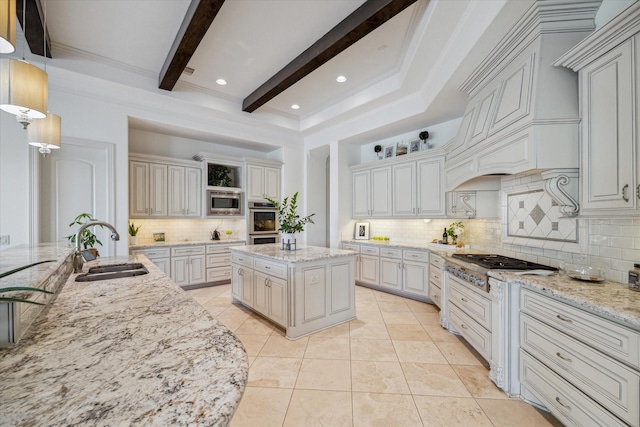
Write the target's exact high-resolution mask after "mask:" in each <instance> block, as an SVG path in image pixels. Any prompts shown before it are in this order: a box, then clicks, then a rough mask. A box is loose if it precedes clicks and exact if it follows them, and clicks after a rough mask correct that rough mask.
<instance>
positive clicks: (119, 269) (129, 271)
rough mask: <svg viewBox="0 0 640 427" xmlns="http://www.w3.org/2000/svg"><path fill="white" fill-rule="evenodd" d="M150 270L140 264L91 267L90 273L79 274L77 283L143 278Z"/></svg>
mask: <svg viewBox="0 0 640 427" xmlns="http://www.w3.org/2000/svg"><path fill="white" fill-rule="evenodd" d="M148 273H149V270H147V269H146V267H145V266H144V265H142V264H141V263H139V262H136V263H130V264H112V265H101V266H98V267H91V268H90V269H89V271H87V272H86V273H83V274H78V276H77V277H76V282H95V281H98V280H111V279H122V278H124V277H134V276H142V275H143V274H148Z"/></svg>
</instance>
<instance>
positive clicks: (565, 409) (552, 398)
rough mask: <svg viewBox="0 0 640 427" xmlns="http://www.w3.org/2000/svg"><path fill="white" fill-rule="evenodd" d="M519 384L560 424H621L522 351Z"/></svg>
mask: <svg viewBox="0 0 640 427" xmlns="http://www.w3.org/2000/svg"><path fill="white" fill-rule="evenodd" d="M520 381H521V382H522V384H523V385H524V386H525V387H526V388H527V390H529V391H530V392H531V393H532V394H533V395H534V396H535V397H537V398H538V399H539V400H540V401H541V402H542V403H543V404H544V405H545V406H546V407H547V409H548V410H549V411H551V413H552V414H553V415H555V416H556V418H558V420H560V421H561V422H562V423H563V424H564V425H568V426H569V425H570V426H594V425H597V426H603V427H611V426H624V425H625V424H624V423H622V422H621V421H619V420H618V419H617V418H616V417H614V416H612V415H611V414H609V413H608V412H607V411H606V410H604V409H603V408H602V407H601V406H600V405H598V404H596V403H595V402H594V401H593V400H591V399H589V398H588V397H587V396H585V395H584V394H582V393H581V392H580V390H578V389H577V388H575V387H574V386H572V385H571V384H569V383H568V382H567V381H565V380H563V379H562V378H561V377H560V376H559V375H557V374H555V373H554V372H553V371H552V370H551V369H549V368H547V367H546V366H544V365H543V364H542V363H540V362H538V361H537V360H536V359H535V358H534V357H533V356H531V355H529V354H528V353H527V352H525V351H523V350H520ZM636 403H637V402H636Z"/></svg>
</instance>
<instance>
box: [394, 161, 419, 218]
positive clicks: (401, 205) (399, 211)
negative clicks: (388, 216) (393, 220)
mask: <svg viewBox="0 0 640 427" xmlns="http://www.w3.org/2000/svg"><path fill="white" fill-rule="evenodd" d="M415 215H416V164H415V163H414V162H411V163H407V164H403V165H396V166H394V167H393V216H394V217H396V216H415Z"/></svg>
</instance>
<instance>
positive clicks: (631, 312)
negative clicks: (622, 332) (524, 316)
mask: <svg viewBox="0 0 640 427" xmlns="http://www.w3.org/2000/svg"><path fill="white" fill-rule="evenodd" d="M514 273H515V272H506V271H490V272H489V276H492V277H495V278H496V279H499V280H502V281H506V282H507V283H513V284H518V285H522V286H524V287H528V288H531V289H533V290H536V291H539V292H541V293H543V294H545V295H548V296H550V297H553V298H555V299H558V300H561V301H564V302H566V303H569V304H571V305H574V306H576V307H580V308H582V309H584V310H587V311H591V312H593V313H595V314H598V315H600V316H603V317H606V318H609V319H611V320H613V321H616V322H618V323H621V324H623V325H626V326H628V327H630V328H632V329H635V330H637V331H640V292H635V291H632V290H630V289H629V287H628V286H627V285H625V284H624V283H618V282H612V281H610V280H605V281H603V282H594V283H592V282H582V281H579V280H574V279H571V278H570V277H568V276H567V275H565V274H557V273H556V274H553V275H551V276H534V275H516V274H514Z"/></svg>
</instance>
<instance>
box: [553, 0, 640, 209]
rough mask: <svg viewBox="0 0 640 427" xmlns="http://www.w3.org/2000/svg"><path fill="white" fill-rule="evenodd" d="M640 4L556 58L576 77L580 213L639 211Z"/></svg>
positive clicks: (633, 6) (559, 63)
mask: <svg viewBox="0 0 640 427" xmlns="http://www.w3.org/2000/svg"><path fill="white" fill-rule="evenodd" d="M639 33H640V5H639V4H637V3H636V4H634V5H632V6H631V7H629V8H627V9H626V10H625V11H623V12H622V13H621V14H620V15H618V16H617V17H616V18H614V19H612V20H611V21H610V22H609V23H608V24H607V25H605V26H603V27H601V28H600V29H598V30H597V31H595V32H594V33H593V34H591V35H590V36H589V37H586V38H585V39H584V40H583V41H582V42H581V43H579V44H578V45H576V46H575V47H574V48H573V49H571V50H570V51H569V52H568V53H566V54H565V55H564V56H563V57H562V58H560V59H559V60H558V61H557V64H558V65H562V66H565V67H568V68H571V69H573V70H574V71H577V72H578V73H579V76H580V105H581V111H582V125H581V126H582V133H581V137H582V141H581V148H582V150H581V159H580V165H581V171H580V172H581V174H580V175H581V177H580V180H581V182H580V192H581V194H580V215H585V216H589V215H591V216H601V215H629V214H633V215H638V214H640V167H639V166H638V162H639V160H640V150H639V149H640V143H639V142H638V138H637V132H638V126H639V125H640V112H639V110H638V108H639V107H640V86H639V85H640V70H639V67H640V58H639V57H638V54H639V53H640V47H639V46H638V43H640V35H639Z"/></svg>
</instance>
